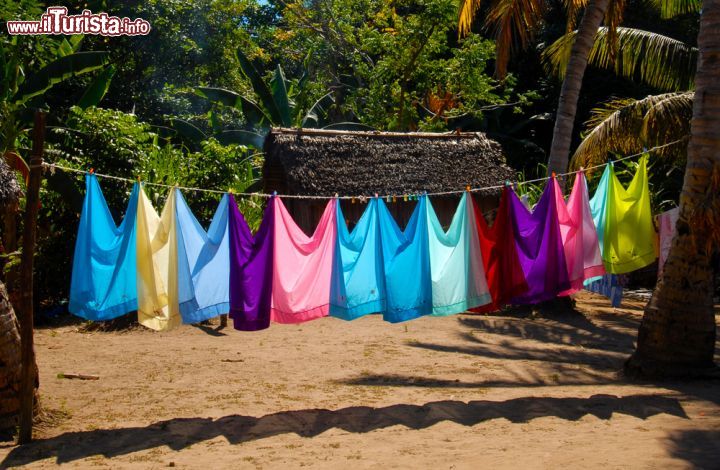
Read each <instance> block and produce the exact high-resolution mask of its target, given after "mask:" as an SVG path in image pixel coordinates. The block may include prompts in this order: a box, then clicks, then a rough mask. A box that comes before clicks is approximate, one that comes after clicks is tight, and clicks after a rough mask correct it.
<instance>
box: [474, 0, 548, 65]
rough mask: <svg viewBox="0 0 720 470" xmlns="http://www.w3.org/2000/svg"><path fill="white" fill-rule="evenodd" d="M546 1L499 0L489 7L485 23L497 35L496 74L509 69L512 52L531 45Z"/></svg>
mask: <svg viewBox="0 0 720 470" xmlns="http://www.w3.org/2000/svg"><path fill="white" fill-rule="evenodd" d="M545 7H546V3H545V2H544V1H542V0H497V1H496V2H495V4H494V5H493V6H492V8H490V11H488V15H487V18H486V19H485V26H486V27H487V28H488V29H489V30H490V31H491V32H492V34H493V36H494V37H495V48H496V49H495V55H496V57H495V74H496V75H497V76H498V77H500V78H502V77H504V76H505V74H506V73H507V64H508V61H509V60H510V56H511V55H512V53H513V52H515V51H517V50H522V49H525V48H527V47H528V45H529V44H530V42H531V41H532V39H533V36H534V34H535V30H536V29H537V26H538V25H539V24H540V23H541V22H542V19H543V14H544V12H545Z"/></svg>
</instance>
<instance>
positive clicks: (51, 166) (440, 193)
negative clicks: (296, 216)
mask: <svg viewBox="0 0 720 470" xmlns="http://www.w3.org/2000/svg"><path fill="white" fill-rule="evenodd" d="M685 141H686V139H678V140H674V141H672V142H668V143H666V144H663V145H657V146H655V147H651V148H649V149H646V150H644V151H642V152H639V153H635V154H632V155H627V156H625V157H622V158H618V159H615V160H612V161H610V162H606V163H601V164H599V165H593V166H590V167H587V168H581V169H580V170H575V171H569V172H567V173H559V174H556V175H555V176H557V177H562V176H569V175H574V174H577V173H581V172H584V171H588V170H594V169H596V168H603V167H605V166H607V165H608V164H611V163H614V162H620V161H623V160H629V159H631V158H635V157H639V156H641V155H644V154H647V153H650V152H653V151H655V150H659V149H662V148H665V147H670V146H671V145H675V144H678V143H681V142H685ZM42 166H43V168H46V169H49V170H50V171H54V170H55V169H59V170H63V171H68V172H74V173H78V174H87V173H88V171H87V170H80V169H77V168H72V167H66V166H62V165H58V164H55V163H43V165H42ZM93 174H94V175H95V176H98V177H100V178H107V179H112V180H116V181H123V182H127V183H134V182H136V181H140V179H139V178H137V179H132V178H123V177H121V176H114V175H106V174H102V173H96V172H93ZM551 178H552V176H544V177H542V178H535V179H532V180H526V181H520V182H517V183H514V184H517V185H518V186H521V185H524V184H529V183H537V182H540V181H547V180H549V179H551ZM142 184H143V185H145V186H157V187H162V188H168V189H170V188H177V189H180V190H182V191H196V192H205V193H213V194H226V193H231V194H233V195H234V196H243V197H262V198H270V197H272V196H273V195H275V196H278V197H281V198H283V199H321V200H328V199H343V200H355V199H359V200H363V199H367V198H368V196H365V195H362V196H340V195H335V196H315V195H308V194H277V193H273V194H269V193H259V192H255V193H244V192H236V191H223V190H218V189H206V188H193V187H187V186H179V185H170V184H163V183H149V182H144V181H143V182H142ZM506 184H507V183H504V184H498V185H494V186H482V187H476V188H472V187H468V188H466V189H463V190H452V191H438V192H431V193H428V192H422V193H394V194H384V195H378V194H376V197H379V198H382V199H390V198H397V197H403V198H407V197H408V196H414V195H425V196H449V195H453V194H462V193H464V192H466V191H467V192H471V193H472V192H478V191H486V190H490V189H502V188H503V187H505V186H506Z"/></svg>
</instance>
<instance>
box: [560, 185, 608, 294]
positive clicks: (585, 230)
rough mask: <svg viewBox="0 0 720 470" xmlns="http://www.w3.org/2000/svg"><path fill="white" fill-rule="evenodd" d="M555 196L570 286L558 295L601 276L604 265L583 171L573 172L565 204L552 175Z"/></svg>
mask: <svg viewBox="0 0 720 470" xmlns="http://www.w3.org/2000/svg"><path fill="white" fill-rule="evenodd" d="M553 184H555V200H556V205H557V211H558V218H559V219H560V234H561V235H562V241H563V248H564V250H565V261H566V263H567V270H568V275H569V278H570V289H568V290H566V291H563V292H561V293H560V294H558V295H570V294H572V293H574V292H577V291H579V290H580V289H582V288H583V281H584V280H585V279H590V278H592V277H597V276H603V275H604V274H605V267H604V265H603V261H602V257H601V255H600V244H599V243H598V235H597V230H596V229H595V223H594V222H593V218H592V213H591V212H590V202H589V198H588V189H587V181H586V180H585V174H584V173H582V172H581V173H577V176H576V177H575V184H574V185H573V189H572V192H571V193H570V197H569V198H568V201H567V204H566V203H565V199H564V198H563V195H562V191H561V190H560V185H559V184H558V182H557V180H556V179H553Z"/></svg>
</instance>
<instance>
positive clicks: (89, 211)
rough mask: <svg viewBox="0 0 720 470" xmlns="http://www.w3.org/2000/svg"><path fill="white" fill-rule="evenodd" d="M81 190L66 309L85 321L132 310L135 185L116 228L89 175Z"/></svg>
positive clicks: (134, 298) (134, 295)
mask: <svg viewBox="0 0 720 470" xmlns="http://www.w3.org/2000/svg"><path fill="white" fill-rule="evenodd" d="M85 190H86V191H85V199H84V201H83V208H82V214H81V216H80V226H79V228H78V235H77V240H76V242H75V256H74V257H73V270H72V279H71V281H70V302H69V306H68V310H70V312H71V313H74V314H75V315H78V316H80V317H83V318H85V319H87V320H93V321H99V320H110V319H112V318H117V317H119V316H122V315H125V314H126V313H129V312H132V311H134V310H137V254H136V245H135V219H136V215H137V205H138V194H139V185H138V184H137V183H136V184H135V185H134V186H133V189H132V193H131V195H130V200H129V201H128V205H127V209H126V211H125V217H124V218H123V221H122V223H121V224H120V225H119V226H116V225H115V221H114V220H113V217H112V215H111V214H110V209H108V206H107V202H106V201H105V197H104V196H103V193H102V190H101V189H100V184H99V183H98V180H97V177H96V176H95V175H90V174H88V175H86V176H85Z"/></svg>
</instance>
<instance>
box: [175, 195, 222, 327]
mask: <svg viewBox="0 0 720 470" xmlns="http://www.w3.org/2000/svg"><path fill="white" fill-rule="evenodd" d="M228 197H229V196H228V195H227V194H225V195H224V196H223V197H222V198H221V199H220V203H219V204H218V207H217V209H216V211H215V215H214V216H213V219H212V222H211V223H210V228H209V229H208V231H207V232H205V230H204V229H203V228H202V226H201V225H200V223H199V222H198V221H197V219H196V218H195V216H194V215H193V213H192V211H190V207H188V205H187V202H185V198H183V195H182V193H181V192H180V190H178V189H175V213H176V217H177V229H178V235H177V238H178V301H179V303H180V315H181V316H182V319H183V323H198V322H201V321H204V320H209V319H210V318H214V317H216V316H218V315H221V314H224V313H228V311H229V310H230V298H229V293H230V292H229V287H230V284H229V281H228V272H229V271H230V250H229V242H228V238H229V237H228Z"/></svg>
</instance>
